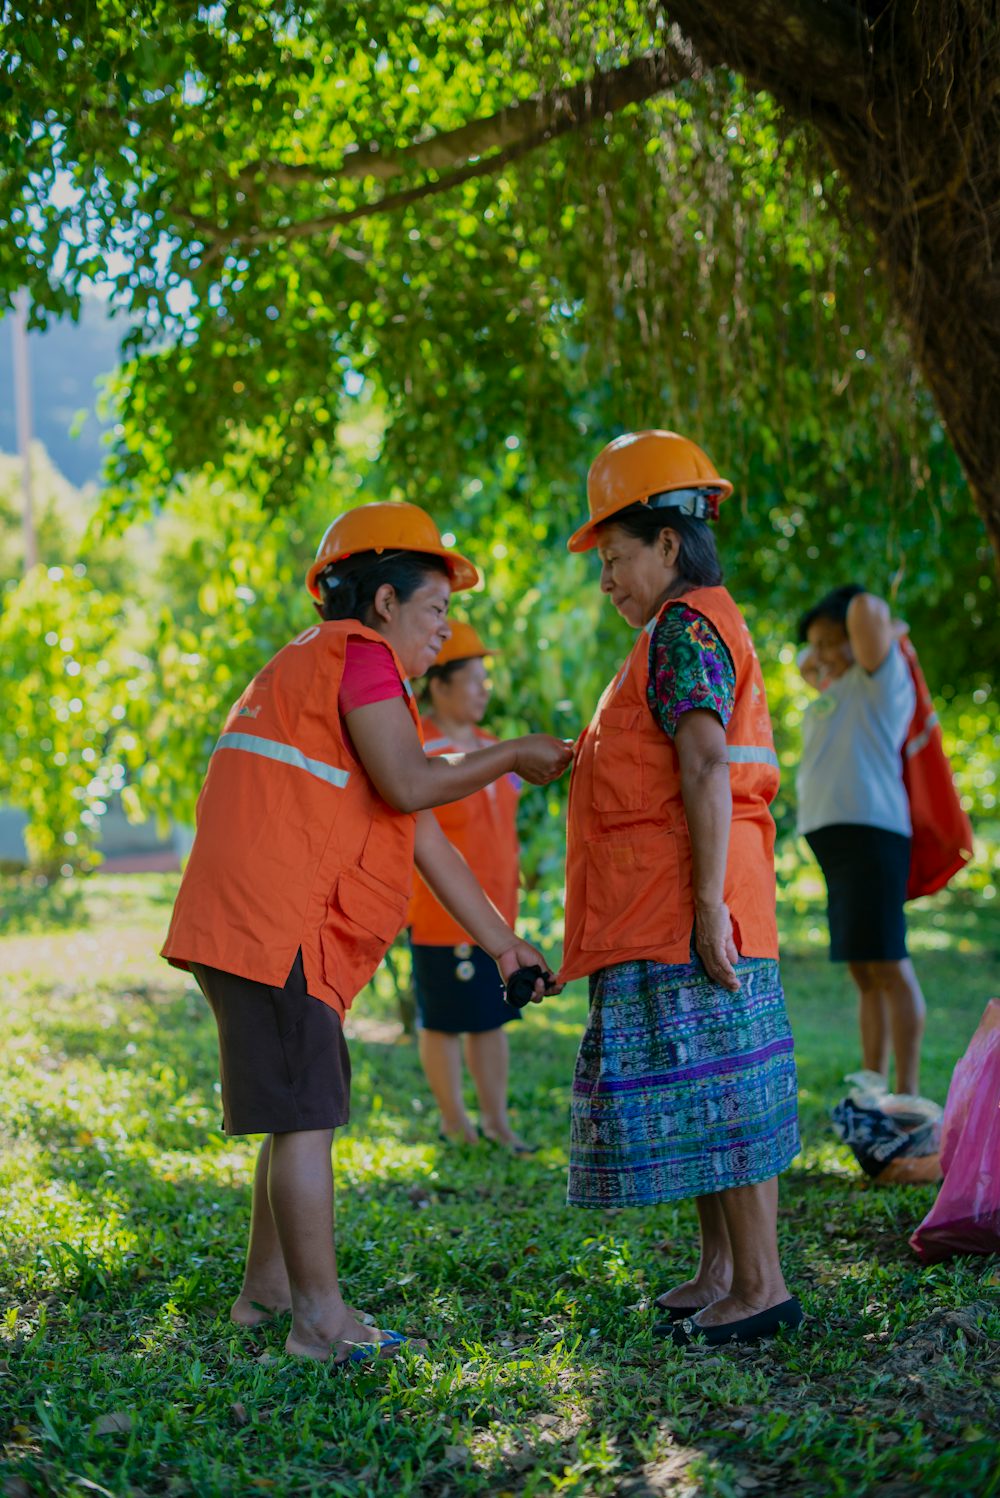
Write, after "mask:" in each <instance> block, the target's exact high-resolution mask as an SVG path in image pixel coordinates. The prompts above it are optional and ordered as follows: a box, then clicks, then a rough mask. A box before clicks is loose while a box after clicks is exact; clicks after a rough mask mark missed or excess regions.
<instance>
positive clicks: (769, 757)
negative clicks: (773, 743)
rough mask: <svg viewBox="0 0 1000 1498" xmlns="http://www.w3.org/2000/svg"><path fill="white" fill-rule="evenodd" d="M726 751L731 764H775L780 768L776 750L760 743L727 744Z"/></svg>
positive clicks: (775, 766)
mask: <svg viewBox="0 0 1000 1498" xmlns="http://www.w3.org/2000/svg"><path fill="white" fill-rule="evenodd" d="M726 751H727V753H728V755H729V763H730V764H731V765H773V766H774V768H775V769H776V770H777V769H779V768H780V766H779V764H778V756H777V755H776V754H775V752H774V750H773V749H765V748H764V747H763V746H762V745H759V744H727V745H726Z"/></svg>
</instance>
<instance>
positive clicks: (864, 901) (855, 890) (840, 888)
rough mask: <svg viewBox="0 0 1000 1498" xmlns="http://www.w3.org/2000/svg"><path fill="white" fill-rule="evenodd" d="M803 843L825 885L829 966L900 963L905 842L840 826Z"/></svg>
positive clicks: (879, 831) (906, 864) (891, 834)
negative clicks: (840, 963) (806, 845)
mask: <svg viewBox="0 0 1000 1498" xmlns="http://www.w3.org/2000/svg"><path fill="white" fill-rule="evenodd" d="M806 842H807V843H808V844H809V846H810V848H811V849H812V851H813V853H814V854H815V855H816V858H817V860H818V862H819V866H820V868H821V869H822V870H823V878H824V879H825V880H826V891H827V919H828V920H829V924H830V961H831V962H900V961H902V959H903V958H904V957H905V956H906V955H907V953H906V917H905V915H904V914H903V903H904V901H905V899H906V885H907V880H908V879H909V874H910V839H909V838H908V837H903V836H902V834H901V833H898V832H887V831H886V830H885V829H884V828H883V827H866V826H861V825H858V824H856V823H851V822H844V823H840V824H838V825H836V826H833V827H818V828H817V829H816V830H815V831H814V832H807V833H806Z"/></svg>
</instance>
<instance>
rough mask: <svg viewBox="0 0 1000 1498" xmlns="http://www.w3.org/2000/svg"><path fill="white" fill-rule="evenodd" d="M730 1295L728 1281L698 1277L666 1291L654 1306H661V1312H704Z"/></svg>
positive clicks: (658, 1297)
mask: <svg viewBox="0 0 1000 1498" xmlns="http://www.w3.org/2000/svg"><path fill="white" fill-rule="evenodd" d="M728 1294H729V1280H728V1279H725V1280H719V1279H704V1280H703V1279H700V1278H698V1277H697V1276H696V1277H695V1278H694V1279H693V1280H685V1281H684V1284H683V1285H674V1286H673V1288H672V1289H670V1290H664V1292H663V1294H662V1295H658V1296H657V1297H656V1299H655V1300H654V1302H653V1304H654V1305H656V1306H659V1307H660V1310H661V1311H671V1310H676V1311H683V1310H703V1309H704V1308H705V1306H710V1305H714V1304H715V1302H716V1301H717V1300H721V1299H722V1298H723V1296H725V1295H728Z"/></svg>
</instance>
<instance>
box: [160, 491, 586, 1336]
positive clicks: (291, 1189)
mask: <svg viewBox="0 0 1000 1498" xmlns="http://www.w3.org/2000/svg"><path fill="white" fill-rule="evenodd" d="M477 580H478V573H477V571H476V569H475V567H474V566H473V565H472V563H471V562H468V561H467V560H466V559H465V558H464V557H462V556H459V555H458V554H457V553H455V552H453V551H449V550H448V549H447V548H445V547H444V546H443V545H442V542H441V537H440V535H439V534H438V530H437V527H436V526H435V524H434V522H433V520H432V519H431V517H430V516H429V515H427V514H426V513H425V512H424V511H423V510H421V509H419V508H418V507H417V506H416V505H408V504H370V505H361V506H359V507H358V508H356V509H354V510H351V511H348V512H347V513H346V514H344V515H341V516H340V517H339V519H337V520H336V521H334V523H333V524H332V525H331V526H330V527H329V529H328V530H327V532H326V534H325V536H324V537H323V540H322V542H321V543H320V547H319V551H318V553H317V557H316V561H315V562H314V563H313V565H312V567H311V568H310V569H309V573H308V577H307V583H308V587H309V591H310V592H311V594H312V595H313V598H314V599H315V600H316V606H317V609H318V611H319V614H320V621H321V622H319V623H318V624H313V625H312V626H311V627H310V628H308V629H305V630H303V631H302V633H301V634H300V635H298V636H297V638H296V639H294V640H292V641H291V642H290V643H289V644H288V645H286V646H285V647H284V648H283V649H282V650H280V651H279V652H278V654H277V655H276V656H274V658H273V659H272V660H271V661H269V662H268V663H267V665H265V666H264V667H263V669H262V670H261V671H260V672H258V674H257V676H256V677H254V679H253V681H252V682H251V683H250V685H249V686H248V687H247V688H246V690H245V691H244V692H243V694H242V696H241V697H240V698H239V700H238V701H237V702H236V704H235V705H234V707H233V708H232V710H231V711H230V713H229V716H228V718H227V720H226V723H225V726H224V729H223V732H222V735H221V737H220V738H219V740H218V742H217V744H216V746H215V749H214V751H213V753H212V756H211V759H210V761H209V767H208V773H207V775H206V778H205V783H204V785H203V787H202V791H201V795H200V797H199V800H198V819H197V831H196V834H195V840H194V846H193V848H192V850H191V856H190V859H189V861H188V864H187V867H186V868H185V871H184V876H183V879H182V880H181V886H180V890H179V892H178V895H177V901H176V904H175V906H174V912H173V918H172V920H171V924H170V930H169V933H168V935H167V940H166V943H165V945H164V948H163V955H164V956H165V957H166V958H167V959H168V960H169V961H170V962H172V963H173V964H174V965H175V966H178V967H183V968H188V969H190V970H191V971H192V972H193V973H194V975H195V977H196V978H197V980H198V983H199V986H200V987H201V989H202V991H203V992H204V994H205V997H206V998H207V1000H208V1002H209V1004H210V1005H211V1008H212V1010H213V1013H214V1015H215V1018H216V1022H217V1025H218V1030H219V1061H220V1072H221V1077H222V1100H223V1111H224V1122H225V1128H226V1131H227V1132H228V1133H231V1134H257V1133H262V1134H266V1136H267V1137H266V1139H265V1141H264V1144H263V1146H262V1147H261V1150H260V1154H259V1156H258V1163H257V1169H256V1173H255V1176H254V1193H253V1207H252V1215H251V1225H250V1237H249V1244H248V1249H247V1259H246V1269H245V1275H244V1282H243V1288H242V1291H241V1293H240V1295H239V1296H238V1297H237V1299H236V1302H235V1304H234V1305H233V1307H232V1312H231V1314H232V1317H233V1319H234V1320H235V1321H237V1322H239V1323H241V1324H244V1325H253V1324H255V1323H256V1322H257V1321H260V1320H261V1319H264V1317H265V1316H266V1315H268V1314H273V1313H275V1312H277V1311H280V1310H283V1309H286V1308H287V1307H289V1306H290V1307H291V1311H292V1325H291V1330H290V1332H289V1335H288V1339H287V1342H286V1348H287V1350H288V1351H289V1352H291V1353H293V1354H295V1355H297V1356H301V1357H311V1358H317V1359H327V1358H330V1357H333V1358H334V1360H335V1361H338V1362H342V1361H345V1360H348V1359H349V1360H352V1361H357V1360H359V1359H361V1358H362V1357H366V1356H372V1355H378V1354H379V1353H381V1352H383V1351H391V1350H393V1349H394V1348H395V1347H396V1346H398V1344H399V1343H400V1342H402V1341H405V1340H406V1339H405V1338H403V1337H401V1336H400V1334H399V1333H393V1332H380V1331H378V1330H375V1329H374V1328H372V1327H370V1326H369V1327H366V1326H365V1325H363V1324H362V1320H361V1318H360V1316H359V1313H357V1312H356V1311H354V1310H353V1308H351V1307H349V1306H347V1305H346V1304H345V1303H344V1300H343V1298H342V1296H341V1292H340V1285H339V1281H338V1278H337V1263H336V1254H335V1250H334V1241H333V1232H332V1220H333V1173H332V1165H331V1158H330V1150H331V1145H332V1142H333V1131H334V1129H335V1127H337V1126H338V1125H340V1124H343V1123H346V1122H347V1118H348V1110H349V1098H350V1060H349V1057H348V1054H347V1048H346V1045H345V1042H344V1035H343V1028H342V1020H343V1017H344V1015H345V1013H346V1011H347V1009H348V1008H349V1007H350V1005H351V1003H352V1002H353V1000H354V997H355V995H356V994H357V993H358V991H359V990H360V989H361V988H362V987H363V986H364V985H365V983H367V982H368V980H369V979H370V978H371V976H372V974H373V973H374V971H375V968H376V967H377V965H378V963H379V961H380V960H381V958H382V956H383V955H384V953H385V951H386V948H387V947H388V945H389V943H390V942H391V941H392V940H393V938H394V937H395V936H396V934H397V933H398V931H399V930H400V928H401V927H402V925H403V923H404V921H405V917H406V909H407V904H408V901H409V897H410V894H411V890H412V874H413V867H414V861H416V863H417V864H418V865H419V867H420V870H421V873H422V874H423V876H424V878H425V879H426V880H427V881H428V883H429V884H430V885H431V887H432V888H433V889H434V892H435V894H436V895H437V897H438V899H439V900H440V901H441V902H442V904H443V905H444V906H445V907H446V908H447V909H449V910H450V911H451V912H452V914H453V915H454V916H455V918H456V919H457V920H459V921H460V922H461V923H462V925H463V926H464V927H465V928H466V929H468V930H469V931H471V932H473V933H474V935H475V938H476V941H477V942H478V943H479V944H480V945H481V946H482V947H483V948H484V949H485V950H486V951H488V952H489V953H490V954H491V955H492V956H493V958H494V959H495V960H496V962H497V964H498V966H499V968H500V971H501V973H502V974H503V975H504V976H505V977H506V976H508V975H510V974H512V973H513V972H515V971H516V970H517V969H518V968H521V967H532V966H536V965H538V966H541V967H542V968H543V969H544V967H545V964H544V960H543V959H542V958H541V957H540V956H539V954H538V953H537V952H536V951H535V950H534V948H532V947H530V946H527V945H526V944H525V943H524V942H521V941H519V940H518V938H517V936H516V934H515V933H514V931H513V930H512V929H511V927H510V926H509V925H508V923H507V922H506V921H505V920H504V918H503V917H502V916H501V915H500V913H499V912H498V911H497V910H496V908H495V907H494V906H493V905H492V904H491V902H490V901H489V900H488V899H487V897H486V896H485V895H484V894H483V892H482V890H481V888H480V887H479V885H478V884H477V883H476V880H475V878H474V877H473V876H472V874H471V873H470V872H469V869H468V866H467V865H466V864H465V863H464V862H463V861H462V859H461V858H459V856H458V855H457V854H456V852H455V850H454V849H453V848H452V847H451V845H450V843H449V842H448V841H447V839H446V838H445V837H444V835H443V833H442V832H441V829H440V828H439V826H438V824H437V822H436V821H435V819H434V817H433V816H432V815H431V813H430V811H429V810H428V808H430V807H433V806H437V805H439V804H442V803H445V802H449V801H454V800H456V799H458V798H460V797H462V796H466V795H469V794H471V793H472V792H474V791H477V790H479V789H481V788H482V787H483V786H484V785H488V784H489V783H490V782H491V781H493V780H495V779H497V778H498V777H500V776H503V775H507V774H510V773H515V772H516V773H517V774H520V775H523V776H524V777H525V779H527V780H530V781H532V782H535V783H538V784H546V783H547V782H548V781H549V780H551V779H552V778H554V777H555V776H556V775H558V774H560V773H561V771H562V770H563V769H564V768H565V766H566V764H567V762H568V758H569V752H568V750H567V749H566V748H565V746H564V745H563V744H562V742H561V741H560V740H558V739H550V738H548V737H547V736H545V735H541V734H534V735H531V736H529V737H527V738H522V739H514V740H510V741H509V742H507V743H500V744H495V745H491V746H490V747H489V748H485V749H479V750H476V751H475V752H474V753H471V754H459V755H455V756H450V757H449V758H448V759H441V758H437V759H431V758H429V757H428V756H427V755H426V754H425V753H424V751H423V748H422V745H421V741H420V730H419V719H418V715H417V710H416V707H415V705H414V702H413V693H412V690H411V689H410V686H409V680H408V678H409V677H410V676H411V675H420V674H422V673H423V672H424V671H426V669H427V667H428V666H429V665H430V664H431V662H432V661H433V660H434V658H435V656H436V655H437V653H438V651H439V650H440V648H441V646H442V645H443V644H444V643H445V641H446V640H447V639H448V636H449V633H450V627H449V624H448V617H447V616H448V605H449V599H450V596H451V594H452V592H453V591H457V590H461V589H463V588H470V587H472V586H473V585H474V584H475V583H476V582H477ZM543 990H544V985H543V982H542V981H541V980H538V981H537V982H536V984H535V989H534V995H533V996H534V997H536V998H539V997H541V994H542V992H543Z"/></svg>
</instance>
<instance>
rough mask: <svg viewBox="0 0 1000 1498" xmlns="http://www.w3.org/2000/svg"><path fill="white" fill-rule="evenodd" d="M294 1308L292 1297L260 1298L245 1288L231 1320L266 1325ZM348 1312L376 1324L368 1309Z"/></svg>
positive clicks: (349, 1310) (246, 1323) (234, 1302)
mask: <svg viewBox="0 0 1000 1498" xmlns="http://www.w3.org/2000/svg"><path fill="white" fill-rule="evenodd" d="M291 1309H292V1302H291V1298H290V1297H287V1298H284V1299H278V1300H273V1299H272V1298H271V1297H269V1298H268V1299H267V1300H258V1299H257V1296H256V1295H248V1294H247V1292H246V1291H245V1290H243V1291H241V1292H240V1294H239V1295H237V1297H236V1299H235V1300H234V1301H233V1304H232V1306H231V1308H230V1311H229V1319H230V1321H234V1322H235V1323H236V1325H237V1326H264V1325H265V1323H266V1322H268V1321H274V1320H276V1319H277V1317H279V1316H283V1315H284V1314H285V1312H286V1311H290V1310H291ZM347 1313H348V1315H350V1316H353V1317H354V1319H355V1320H356V1321H360V1322H361V1324H362V1325H363V1326H374V1325H375V1317H374V1316H370V1315H369V1314H368V1312H367V1311H359V1310H358V1308H357V1306H348V1307H347Z"/></svg>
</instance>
